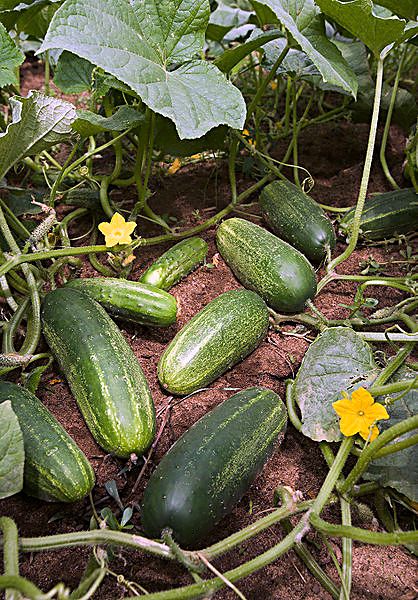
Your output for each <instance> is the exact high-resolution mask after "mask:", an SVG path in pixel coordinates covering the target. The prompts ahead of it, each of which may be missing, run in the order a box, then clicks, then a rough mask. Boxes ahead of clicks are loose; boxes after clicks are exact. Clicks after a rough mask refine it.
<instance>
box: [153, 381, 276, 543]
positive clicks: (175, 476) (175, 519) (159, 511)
mask: <svg viewBox="0 0 418 600" xmlns="http://www.w3.org/2000/svg"><path fill="white" fill-rule="evenodd" d="M286 423H287V412H286V408H285V406H284V404H283V402H282V401H281V399H280V398H279V396H278V395H277V394H275V393H274V392H272V391H271V390H267V389H264V388H261V387H253V388H249V389H247V390H244V391H242V392H239V393H238V394H235V395H234V396H232V397H231V398H229V399H228V400H226V401H225V402H223V403H222V404H220V405H219V406H217V407H216V408H215V409H214V410H212V411H211V412H210V413H208V414H206V415H205V416H204V417H202V418H201V419H200V421H198V422H197V423H195V424H194V425H193V426H192V427H191V428H190V429H189V430H188V431H186V433H185V434H184V435H182V437H181V438H180V439H179V440H177V442H176V443H175V444H174V446H172V447H171V448H170V450H169V451H168V452H167V454H166V455H165V456H164V458H163V459H162V461H161V462H160V464H159V465H158V467H157V469H156V470H155V471H154V473H153V474H152V476H151V479H150V480H149V482H148V485H147V487H146V489H145V493H144V498H143V503H142V525H143V527H144V529H145V532H146V533H147V534H148V535H149V536H151V537H154V538H157V537H159V536H160V535H161V531H162V530H163V529H164V528H166V527H168V528H170V529H172V530H173V535H174V539H175V540H176V541H177V542H179V543H180V544H181V545H184V546H194V547H195V546H201V544H202V543H203V541H204V538H205V536H207V534H208V533H209V532H210V531H211V530H212V529H213V527H214V526H215V525H216V523H217V522H218V521H219V520H220V519H222V517H224V516H225V515H226V514H228V513H229V512H230V511H231V510H232V508H233V507H234V505H235V504H236V503H237V502H238V501H239V500H240V498H242V496H243V495H244V494H245V492H246V491H247V489H248V488H249V486H250V485H251V483H252V482H253V480H254V479H255V477H256V475H257V474H258V473H259V472H260V471H261V469H262V467H263V465H264V463H265V462H266V461H267V459H268V458H269V457H270V456H271V454H272V453H273V450H274V448H275V445H276V444H277V442H278V440H279V436H280V434H284V431H285V428H286Z"/></svg>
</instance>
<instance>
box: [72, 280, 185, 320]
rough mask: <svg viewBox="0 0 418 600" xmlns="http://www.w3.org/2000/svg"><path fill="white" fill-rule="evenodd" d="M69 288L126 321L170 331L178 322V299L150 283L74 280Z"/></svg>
mask: <svg viewBox="0 0 418 600" xmlns="http://www.w3.org/2000/svg"><path fill="white" fill-rule="evenodd" d="M67 287H71V288H74V289H77V290H80V292H84V293H86V294H88V295H89V296H90V298H93V300H96V302H99V304H101V305H102V306H103V308H105V309H106V310H107V311H108V312H110V313H111V314H112V315H114V316H116V317H120V318H121V319H125V320H126V321H133V322H134V323H140V324H141V325H151V326H154V327H167V326H168V325H171V324H172V323H174V322H175V320H176V316H177V302H176V299H175V298H174V296H172V295H171V294H167V292H165V291H164V290H160V289H158V288H157V287H154V286H152V285H147V284H146V283H138V282H137V281H128V280H126V279H117V278H116V277H92V278H83V279H72V280H71V281H69V282H68V283H67Z"/></svg>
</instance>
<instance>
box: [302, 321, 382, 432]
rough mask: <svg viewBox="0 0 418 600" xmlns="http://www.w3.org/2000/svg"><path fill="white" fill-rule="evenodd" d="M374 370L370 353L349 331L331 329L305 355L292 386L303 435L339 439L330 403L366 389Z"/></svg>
mask: <svg viewBox="0 0 418 600" xmlns="http://www.w3.org/2000/svg"><path fill="white" fill-rule="evenodd" d="M376 374H377V370H376V365H375V363H374V360H373V353H372V350H371V348H370V346H369V344H367V343H366V342H365V341H364V340H363V339H362V338H361V337H360V336H359V335H357V333H355V331H353V330H352V329H350V328H349V327H332V328H330V329H326V330H325V331H324V333H322V334H321V335H320V336H318V337H317V339H316V340H315V342H314V343H313V344H312V345H311V346H310V347H309V349H308V351H307V353H306V354H305V356H304V358H303V361H302V364H301V367H300V369H299V371H298V374H297V376H296V379H295V383H294V384H293V394H294V398H295V400H296V402H297V404H298V405H299V408H300V411H301V415H302V433H303V434H304V435H306V436H307V437H310V438H311V439H313V440H315V441H317V442H319V441H322V440H326V441H328V442H336V441H338V440H340V439H341V438H342V435H341V432H340V428H339V420H338V416H337V413H336V412H335V410H334V409H333V408H332V403H333V402H335V401H336V400H340V399H341V397H342V392H343V391H346V392H348V393H351V392H352V391H353V390H355V389H357V388H359V387H361V386H362V387H365V388H367V387H369V386H370V384H371V382H372V381H373V379H374V378H375V377H376Z"/></svg>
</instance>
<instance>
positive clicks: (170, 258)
mask: <svg viewBox="0 0 418 600" xmlns="http://www.w3.org/2000/svg"><path fill="white" fill-rule="evenodd" d="M207 253H208V245H207V243H206V242H205V240H202V238H199V237H194V238H189V239H188V240H183V241H182V242H179V243H178V244H176V245H175V246H173V247H172V248H170V249H169V250H167V252H164V254H162V255H161V256H160V258H157V260H156V261H155V262H154V263H153V264H152V265H151V266H150V267H148V269H147V270H146V271H145V273H143V275H142V276H141V278H140V280H139V281H141V282H142V283H148V284H150V285H155V287H158V288H161V289H162V290H169V289H170V288H171V287H173V285H175V284H176V283H177V282H179V281H180V279H182V278H183V277H186V275H188V274H189V273H190V271H192V270H193V269H195V268H196V267H197V265H198V264H199V263H201V262H203V261H204V260H205V258H206V254H207Z"/></svg>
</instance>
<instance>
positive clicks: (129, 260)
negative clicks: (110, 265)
mask: <svg viewBox="0 0 418 600" xmlns="http://www.w3.org/2000/svg"><path fill="white" fill-rule="evenodd" d="M135 258H136V256H135V254H130V255H129V256H127V257H126V258H125V259H124V260H123V261H122V267H127V266H128V265H130V264H131V263H133V262H134V260H135Z"/></svg>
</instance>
